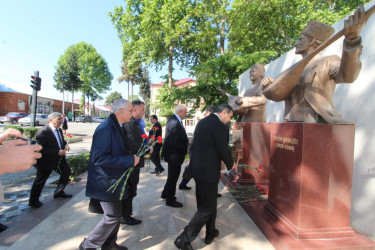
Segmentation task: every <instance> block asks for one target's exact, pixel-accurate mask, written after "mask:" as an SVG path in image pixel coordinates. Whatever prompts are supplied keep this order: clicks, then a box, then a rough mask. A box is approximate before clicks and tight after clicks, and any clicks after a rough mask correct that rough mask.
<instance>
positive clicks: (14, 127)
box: [4, 125, 23, 134]
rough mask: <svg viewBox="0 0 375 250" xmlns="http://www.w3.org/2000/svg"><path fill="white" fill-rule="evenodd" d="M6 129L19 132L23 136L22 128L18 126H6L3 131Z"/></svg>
mask: <svg viewBox="0 0 375 250" xmlns="http://www.w3.org/2000/svg"><path fill="white" fill-rule="evenodd" d="M8 128H13V129H17V130H19V131H20V132H21V133H22V134H23V128H21V127H20V126H16V125H7V126H5V127H4V131H5V130H7V129H8Z"/></svg>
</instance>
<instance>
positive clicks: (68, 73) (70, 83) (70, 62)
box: [53, 46, 83, 112]
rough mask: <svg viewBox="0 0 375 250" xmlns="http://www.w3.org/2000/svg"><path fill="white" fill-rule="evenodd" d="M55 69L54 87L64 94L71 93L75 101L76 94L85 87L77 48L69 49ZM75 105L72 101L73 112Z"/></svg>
mask: <svg viewBox="0 0 375 250" xmlns="http://www.w3.org/2000/svg"><path fill="white" fill-rule="evenodd" d="M55 69H56V72H55V74H54V77H53V79H54V81H55V84H54V85H53V86H54V87H55V88H56V89H57V90H59V91H61V92H63V93H64V91H65V90H66V91H70V92H71V93H72V100H74V92H77V91H78V90H79V89H80V88H81V87H82V85H83V82H82V81H81V79H80V72H81V68H80V66H79V63H78V54H77V51H76V48H75V46H71V47H69V48H68V49H67V50H66V51H65V53H64V54H63V55H61V56H60V58H59V60H58V61H57V66H56V67H55ZM73 103H74V102H73V101H72V111H74V106H73ZM63 112H64V111H63Z"/></svg>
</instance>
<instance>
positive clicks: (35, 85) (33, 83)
mask: <svg viewBox="0 0 375 250" xmlns="http://www.w3.org/2000/svg"><path fill="white" fill-rule="evenodd" d="M37 82H38V81H37V77H36V76H31V85H30V87H32V88H33V89H35V90H36V88H37Z"/></svg>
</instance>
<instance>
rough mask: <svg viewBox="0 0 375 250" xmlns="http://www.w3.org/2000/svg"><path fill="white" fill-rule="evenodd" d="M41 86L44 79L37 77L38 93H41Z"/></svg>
mask: <svg viewBox="0 0 375 250" xmlns="http://www.w3.org/2000/svg"><path fill="white" fill-rule="evenodd" d="M41 85H42V78H40V77H37V78H36V91H40V87H41Z"/></svg>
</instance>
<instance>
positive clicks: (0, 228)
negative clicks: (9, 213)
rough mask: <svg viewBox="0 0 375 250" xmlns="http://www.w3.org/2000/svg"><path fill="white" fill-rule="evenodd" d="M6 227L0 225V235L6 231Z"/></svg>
mask: <svg viewBox="0 0 375 250" xmlns="http://www.w3.org/2000/svg"><path fill="white" fill-rule="evenodd" d="M7 229H8V226H7V225H4V224H1V223H0V233H1V232H3V231H5V230H7Z"/></svg>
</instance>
